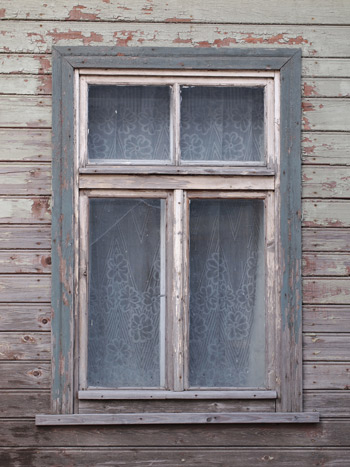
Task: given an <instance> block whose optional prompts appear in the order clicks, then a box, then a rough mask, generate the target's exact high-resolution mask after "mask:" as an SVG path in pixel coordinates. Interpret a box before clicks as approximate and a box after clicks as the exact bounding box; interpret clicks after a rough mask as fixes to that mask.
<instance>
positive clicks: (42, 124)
mask: <svg viewBox="0 0 350 467" xmlns="http://www.w3.org/2000/svg"><path fill="white" fill-rule="evenodd" d="M0 107H1V109H2V112H1V113H0V127H3V128H21V127H22V128H51V97H48V96H40V97H39V96H25V97H23V96H21V97H17V96H7V95H6V96H0Z"/></svg>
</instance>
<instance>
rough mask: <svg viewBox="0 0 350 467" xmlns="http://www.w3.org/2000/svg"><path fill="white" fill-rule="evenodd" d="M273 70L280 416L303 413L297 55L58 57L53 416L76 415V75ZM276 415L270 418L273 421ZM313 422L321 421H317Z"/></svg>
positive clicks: (142, 52) (200, 52)
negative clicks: (277, 94)
mask: <svg viewBox="0 0 350 467" xmlns="http://www.w3.org/2000/svg"><path fill="white" fill-rule="evenodd" d="M77 68H96V69H106V68H114V69H118V68H127V69H130V68H144V69H145V68H149V69H166V68H169V69H177V70H186V69H191V70H193V69H201V70H275V71H279V72H280V76H281V115H280V117H281V121H280V124H281V136H280V153H281V164H280V194H281V219H280V231H281V259H282V278H281V279H282V284H281V286H282V289H281V296H280V307H281V322H282V328H281V335H280V336H279V341H280V345H279V349H280V355H279V358H278V361H279V362H280V363H279V365H280V367H279V374H280V375H282V376H283V377H282V378H281V395H280V398H279V399H278V401H279V402H278V404H279V405H278V407H277V411H278V412H301V411H302V339H301V297H302V294H301V159H300V127H301V92H300V86H301V52H300V50H299V49H236V48H235V49H220V50H216V49H196V48H191V49H189V48H170V49H168V48H141V47H140V48H117V47H56V48H54V49H53V147H54V150H53V166H52V172H53V178H52V189H53V208H52V209H53V211H52V308H53V317H52V343H53V347H52V367H53V370H52V378H53V380H52V404H53V405H52V409H53V413H57V414H72V413H74V381H73V379H74V332H75V330H74V303H73V302H74V287H75V284H74V270H75V264H74V261H75V259H74V235H73V227H72V226H73V225H74V107H73V102H74V70H75V69H77ZM270 415H272V414H270ZM314 421H315V420H314Z"/></svg>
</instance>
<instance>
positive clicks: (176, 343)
mask: <svg viewBox="0 0 350 467" xmlns="http://www.w3.org/2000/svg"><path fill="white" fill-rule="evenodd" d="M173 212H174V220H173V252H174V253H173V292H172V293H173V320H172V324H173V325H172V329H173V333H172V338H173V346H172V348H173V352H172V356H173V370H174V371H173V374H174V377H173V378H174V379H173V390H174V391H183V389H184V336H183V217H184V202H183V190H175V191H174V210H173Z"/></svg>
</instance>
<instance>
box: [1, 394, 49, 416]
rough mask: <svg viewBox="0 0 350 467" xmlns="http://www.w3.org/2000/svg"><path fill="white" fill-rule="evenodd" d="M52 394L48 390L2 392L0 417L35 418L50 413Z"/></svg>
mask: <svg viewBox="0 0 350 467" xmlns="http://www.w3.org/2000/svg"><path fill="white" fill-rule="evenodd" d="M50 399H51V397H50V392H49V391H47V390H43V391H38V390H27V391H14V390H1V391H0V417H35V415H36V414H38V413H48V412H49V411H50Z"/></svg>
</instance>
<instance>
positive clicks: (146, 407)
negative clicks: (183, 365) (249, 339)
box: [47, 399, 275, 414]
mask: <svg viewBox="0 0 350 467" xmlns="http://www.w3.org/2000/svg"><path fill="white" fill-rule="evenodd" d="M138 412H141V413H143V412H174V413H181V412H275V401H274V400H261V399H260V400H247V399H245V400H242V399H240V400H227V399H222V400H218V399H214V400H195V401H194V400H174V399H173V400H171V399H168V400H166V401H164V400H151V401H150V400H142V401H140V400H138V401H137V400H99V401H98V400H82V399H80V400H79V413H81V414H96V413H99V414H104V413H138ZM47 413H49V412H47Z"/></svg>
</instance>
